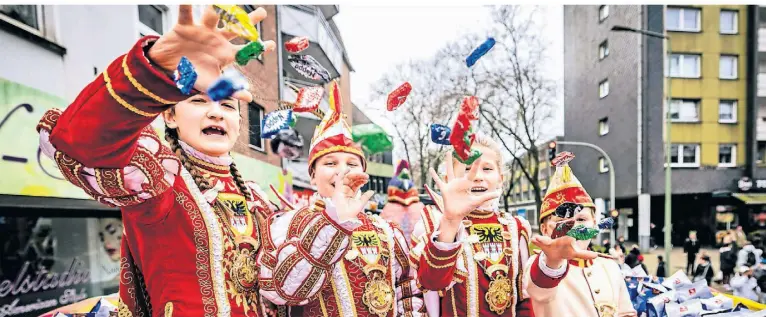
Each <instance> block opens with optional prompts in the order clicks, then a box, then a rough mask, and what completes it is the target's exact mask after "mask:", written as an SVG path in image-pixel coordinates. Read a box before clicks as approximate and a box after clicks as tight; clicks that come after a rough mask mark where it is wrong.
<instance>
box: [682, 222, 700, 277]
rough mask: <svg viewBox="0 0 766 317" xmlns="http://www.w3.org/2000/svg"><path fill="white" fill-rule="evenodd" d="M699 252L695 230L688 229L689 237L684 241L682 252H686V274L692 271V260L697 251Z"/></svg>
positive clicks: (695, 256)
mask: <svg viewBox="0 0 766 317" xmlns="http://www.w3.org/2000/svg"><path fill="white" fill-rule="evenodd" d="M699 252H700V243H699V241H697V232H696V231H689V237H688V238H686V241H684V253H686V275H691V274H692V273H694V262H695V260H696V259H697V253H699Z"/></svg>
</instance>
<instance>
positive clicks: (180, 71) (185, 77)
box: [173, 56, 197, 95]
mask: <svg viewBox="0 0 766 317" xmlns="http://www.w3.org/2000/svg"><path fill="white" fill-rule="evenodd" d="M173 77H174V78H173V80H174V81H175V83H176V87H178V89H179V90H181V93H182V94H184V95H188V94H191V91H192V89H193V88H194V83H196V82H197V71H195V70H194V65H192V63H191V62H190V61H189V59H188V58H186V56H183V57H181V61H180V62H178V67H177V68H176V70H175V71H174V72H173Z"/></svg>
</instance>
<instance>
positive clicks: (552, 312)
mask: <svg viewBox="0 0 766 317" xmlns="http://www.w3.org/2000/svg"><path fill="white" fill-rule="evenodd" d="M561 154H568V155H569V156H570V158H569V159H571V158H573V156H572V155H571V153H566V152H565V153H561ZM557 165H558V166H557V167H556V173H555V174H554V175H553V177H552V178H551V181H550V185H549V186H548V191H547V192H546V194H545V197H544V198H543V203H542V208H540V209H541V211H542V212H541V213H540V223H543V220H544V219H545V217H547V216H549V215H551V214H553V212H554V211H555V210H556V208H557V207H558V206H559V205H561V204H563V203H567V202H569V203H575V204H579V205H582V206H583V207H591V208H593V207H594V205H593V200H591V198H590V196H589V195H588V193H587V192H586V191H585V189H584V188H583V187H582V185H581V184H580V181H578V180H577V177H575V176H574V174H572V171H571V169H570V168H569V165H568V164H567V163H566V160H564V163H561V164H557ZM525 272H526V274H525V278H526V279H527V280H526V282H525V285H526V286H527V293H528V294H529V297H530V299H531V300H532V306H533V308H534V311H535V315H537V316H540V317H559V316H578V317H579V316H582V317H618V316H619V317H626V316H635V315H636V311H635V310H634V309H633V304H632V303H631V301H630V295H629V294H628V289H627V287H626V286H625V281H624V280H623V277H622V273H621V272H620V268H619V266H618V265H617V262H616V261H614V260H609V259H605V258H600V257H599V258H596V259H595V260H570V261H569V262H568V263H567V264H566V265H562V266H561V267H560V268H556V269H554V268H550V267H548V265H547V264H546V263H545V254H544V253H540V254H536V255H533V256H532V258H531V259H530V261H529V263H528V264H527V266H526V268H525Z"/></svg>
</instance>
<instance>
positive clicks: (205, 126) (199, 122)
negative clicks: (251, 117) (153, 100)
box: [163, 94, 241, 156]
mask: <svg viewBox="0 0 766 317" xmlns="http://www.w3.org/2000/svg"><path fill="white" fill-rule="evenodd" d="M163 117H164V119H165V124H166V125H167V126H168V127H169V128H171V129H176V131H178V138H179V139H180V140H181V141H184V142H186V144H188V145H190V146H191V147H193V148H194V149H196V150H197V151H200V152H202V153H204V154H207V155H210V156H222V155H227V154H228V153H229V151H231V149H232V148H234V144H236V142H237V138H238V137H239V125H240V120H241V117H240V115H239V102H238V101H236V100H234V99H224V100H221V101H220V102H213V101H212V100H210V98H208V96H207V95H205V94H198V95H195V96H192V97H190V98H188V99H186V100H184V101H181V102H179V103H178V104H176V105H175V106H174V107H173V108H171V109H170V110H168V111H166V112H165V113H163Z"/></svg>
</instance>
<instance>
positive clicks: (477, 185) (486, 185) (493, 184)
mask: <svg viewBox="0 0 766 317" xmlns="http://www.w3.org/2000/svg"><path fill="white" fill-rule="evenodd" d="M471 149H472V150H473V149H475V150H479V151H481V153H482V155H481V156H480V157H479V158H478V159H477V160H476V161H474V162H473V164H471V165H465V164H462V163H460V162H459V161H458V160H455V159H453V160H452V164H453V165H452V166H453V167H454V171H455V177H462V176H463V175H466V174H468V171H470V170H471V167H472V166H473V165H478V166H479V171H478V172H477V173H476V176H475V177H474V178H473V179H471V180H470V181H471V182H473V186H472V187H471V193H472V194H474V195H482V194H484V193H486V192H492V191H496V190H499V189H500V187H501V186H502V184H503V174H502V173H501V171H500V166H499V162H500V153H497V152H496V151H494V150H492V149H491V148H489V147H487V146H484V145H481V144H474V145H473V146H472V147H471ZM495 201H496V199H493V200H490V201H488V202H486V203H484V205H482V206H481V209H492V208H493V207H494V203H495Z"/></svg>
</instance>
